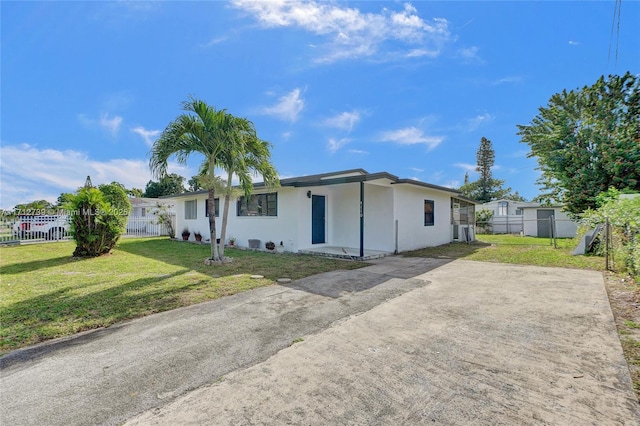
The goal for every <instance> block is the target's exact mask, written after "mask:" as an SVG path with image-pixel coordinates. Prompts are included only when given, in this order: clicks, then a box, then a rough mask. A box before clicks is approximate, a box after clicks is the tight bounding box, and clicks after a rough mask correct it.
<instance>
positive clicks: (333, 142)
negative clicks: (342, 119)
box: [327, 138, 351, 154]
mask: <svg viewBox="0 0 640 426" xmlns="http://www.w3.org/2000/svg"><path fill="white" fill-rule="evenodd" d="M349 142H351V139H349V138H342V139H334V138H330V139H329V142H328V143H327V148H328V149H329V152H331V153H332V154H333V153H335V152H336V151H337V150H339V149H340V148H342V147H343V146H345V145H346V144H348V143H349Z"/></svg>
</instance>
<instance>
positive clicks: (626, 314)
mask: <svg viewBox="0 0 640 426" xmlns="http://www.w3.org/2000/svg"><path fill="white" fill-rule="evenodd" d="M604 281H605V284H606V287H607V293H608V295H609V303H610V304H611V310H612V311H613V316H614V318H615V321H616V326H617V327H618V334H619V335H620V343H622V350H623V351H624V356H625V358H626V359H627V364H628V365H629V372H630V373H631V380H632V381H633V389H634V390H635V392H636V396H637V397H638V401H640V284H638V283H637V282H635V281H634V280H633V279H631V278H630V277H628V276H624V275H618V274H615V273H613V272H605V273H604Z"/></svg>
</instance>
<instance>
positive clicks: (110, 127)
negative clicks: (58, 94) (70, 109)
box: [78, 112, 122, 136]
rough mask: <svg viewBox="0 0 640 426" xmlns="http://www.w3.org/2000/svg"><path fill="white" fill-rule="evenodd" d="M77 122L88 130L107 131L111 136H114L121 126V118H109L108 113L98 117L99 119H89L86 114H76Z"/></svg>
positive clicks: (117, 116)
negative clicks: (96, 128) (95, 128)
mask: <svg viewBox="0 0 640 426" xmlns="http://www.w3.org/2000/svg"><path fill="white" fill-rule="evenodd" d="M78 120H80V122H81V123H82V124H83V125H84V126H85V127H88V128H94V127H99V128H102V129H103V130H105V131H107V132H108V133H109V134H111V136H116V135H117V134H118V131H119V130H120V125H121V124H122V117H120V116H119V115H116V116H114V117H111V118H110V117H109V114H108V113H106V112H105V113H104V114H102V115H101V116H100V118H97V119H96V118H90V117H87V115H86V114H78Z"/></svg>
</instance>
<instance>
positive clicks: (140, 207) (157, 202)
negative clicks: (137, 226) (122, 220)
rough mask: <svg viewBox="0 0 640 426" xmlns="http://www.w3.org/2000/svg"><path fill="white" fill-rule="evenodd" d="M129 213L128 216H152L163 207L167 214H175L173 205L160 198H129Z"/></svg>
mask: <svg viewBox="0 0 640 426" xmlns="http://www.w3.org/2000/svg"><path fill="white" fill-rule="evenodd" d="M129 202H130V203H131V213H130V214H129V216H134V217H147V216H152V215H153V214H154V212H157V211H158V210H159V208H160V207H158V206H164V207H165V208H166V210H167V212H168V213H172V214H175V207H174V205H173V203H171V202H169V201H167V200H164V199H160V198H145V197H130V198H129Z"/></svg>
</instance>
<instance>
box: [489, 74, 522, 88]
mask: <svg viewBox="0 0 640 426" xmlns="http://www.w3.org/2000/svg"><path fill="white" fill-rule="evenodd" d="M522 80H523V78H522V77H521V76H518V75H514V76H509V77H503V78H499V79H497V80H494V81H492V82H491V85H493V86H498V85H500V84H505V83H520V82H521V81H522Z"/></svg>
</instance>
